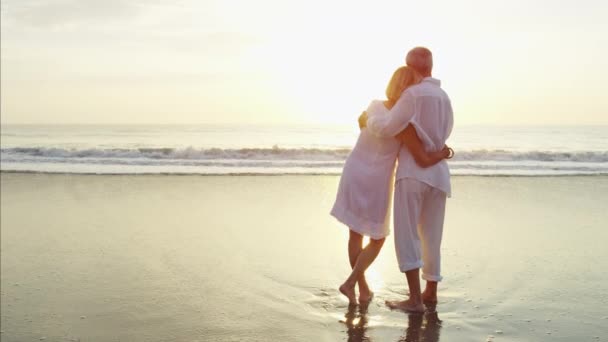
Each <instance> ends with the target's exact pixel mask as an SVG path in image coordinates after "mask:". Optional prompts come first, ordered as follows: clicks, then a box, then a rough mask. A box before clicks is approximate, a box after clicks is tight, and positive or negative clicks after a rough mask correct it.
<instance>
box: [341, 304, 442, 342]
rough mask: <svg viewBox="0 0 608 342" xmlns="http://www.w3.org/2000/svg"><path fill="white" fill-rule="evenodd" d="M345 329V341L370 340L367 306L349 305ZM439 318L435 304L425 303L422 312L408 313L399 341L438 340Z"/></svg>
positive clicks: (434, 341) (429, 341) (345, 316)
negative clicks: (403, 333) (403, 332)
mask: <svg viewBox="0 0 608 342" xmlns="http://www.w3.org/2000/svg"><path fill="white" fill-rule="evenodd" d="M344 318H345V320H344V321H343V323H344V324H346V327H347V330H346V334H347V337H348V338H347V341H349V342H359V341H366V342H369V341H372V339H371V338H370V337H369V336H368V335H367V329H368V327H367V322H368V317H367V306H360V307H359V306H356V305H350V306H349V307H348V311H347V312H346V314H345V315H344ZM440 331H441V320H440V319H439V315H438V314H437V310H436V306H435V305H427V307H426V311H425V312H424V313H423V314H408V325H407V328H406V329H405V335H404V336H402V337H401V338H399V340H398V341H399V342H439V336H440Z"/></svg>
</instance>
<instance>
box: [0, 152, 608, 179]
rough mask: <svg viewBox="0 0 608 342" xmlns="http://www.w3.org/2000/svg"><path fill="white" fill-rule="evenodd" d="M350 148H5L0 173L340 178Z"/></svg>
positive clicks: (599, 168)
mask: <svg viewBox="0 0 608 342" xmlns="http://www.w3.org/2000/svg"><path fill="white" fill-rule="evenodd" d="M349 153H350V149H347V148H334V149H322V148H280V147H278V146H274V147H272V148H238V149H223V148H194V147H187V148H169V147H165V148H163V147H160V148H156V147H154V148H150V147H145V148H91V149H70V148H49V147H9V148H2V149H1V155H0V161H1V165H0V169H1V170H2V171H26V172H51V173H54V172H60V173H98V174H174V173H175V174H244V175H245V174H339V173H340V172H341V170H342V167H343V165H344V161H345V160H346V158H347V157H348V154H349ZM449 166H450V170H451V173H452V174H458V175H488V176H491V175H532V176H542V175H603V174H608V151H574V152H562V151H524V152H522V151H505V150H472V151H457V152H456V156H455V157H454V159H452V160H450V161H449Z"/></svg>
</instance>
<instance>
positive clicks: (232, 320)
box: [0, 173, 608, 342]
mask: <svg viewBox="0 0 608 342" xmlns="http://www.w3.org/2000/svg"><path fill="white" fill-rule="evenodd" d="M0 179H1V206H0V209H1V215H0V217H1V231H0V233H1V236H0V237H1V241H0V242H1V243H0V248H1V250H0V252H1V259H0V261H1V270H0V271H1V274H0V275H1V282H0V285H1V291H0V294H1V297H0V299H1V300H0V309H1V321H0V323H1V326H2V328H1V329H2V333H1V335H0V337H1V340H2V341H6V342H10V341H38V340H40V339H41V338H46V340H48V341H70V340H72V341H78V340H80V341H340V340H349V341H360V340H366V341H400V340H401V341H444V342H445V341H450V342H452V341H486V340H491V341H608V312H607V311H606V309H605V308H606V307H608V285H607V284H608V274H607V273H606V271H605V270H606V269H608V249H606V247H605V245H606V242H607V241H608V229H606V228H607V227H608V206H607V205H606V203H608V177H547V178H540V177H539V178H525V177H454V178H453V198H451V199H449V200H448V207H447V215H446V227H445V233H444V243H443V270H444V272H443V275H444V278H445V279H444V281H443V282H442V283H441V284H440V291H439V304H438V305H437V307H436V308H434V309H433V308H429V311H428V312H427V313H425V314H424V315H407V314H405V313H402V312H396V311H390V310H388V309H387V308H386V307H385V306H384V300H386V299H399V298H401V297H403V296H404V293H405V289H406V287H405V280H404V276H403V275H402V274H400V273H399V272H398V270H397V265H396V260H395V256H394V247H393V243H392V236H391V237H390V238H389V239H388V240H387V243H386V244H385V247H384V248H383V250H382V252H381V254H380V256H379V258H378V260H377V261H376V263H375V264H374V265H373V266H372V269H370V270H369V271H368V278H369V279H370V282H371V286H372V288H373V289H374V290H375V292H376V297H375V299H374V301H373V302H372V304H371V305H370V307H369V308H367V310H360V309H355V310H349V308H348V305H347V301H346V299H345V298H343V297H342V296H341V295H340V294H339V292H338V291H337V286H338V285H339V284H340V283H341V281H342V280H343V279H344V278H345V277H346V276H347V274H348V271H349V265H348V257H347V255H346V240H347V236H348V233H347V229H346V228H345V227H343V226H341V225H340V224H339V223H338V222H336V221H335V220H334V219H333V218H332V217H330V216H329V215H328V212H329V210H330V208H331V205H332V204H333V200H334V196H335V191H336V188H337V184H338V177H336V176H269V177H262V176H217V177H216V176H94V175H91V176H84V175H44V174H16V173H2V174H1V175H0Z"/></svg>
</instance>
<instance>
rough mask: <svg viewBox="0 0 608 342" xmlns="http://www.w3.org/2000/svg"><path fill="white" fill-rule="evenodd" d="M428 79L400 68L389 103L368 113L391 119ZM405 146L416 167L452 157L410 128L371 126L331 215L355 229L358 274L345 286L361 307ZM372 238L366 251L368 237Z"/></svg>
mask: <svg viewBox="0 0 608 342" xmlns="http://www.w3.org/2000/svg"><path fill="white" fill-rule="evenodd" d="M421 80H422V77H421V76H420V75H419V74H418V73H417V72H416V71H414V69H412V68H409V67H407V66H404V67H400V68H399V69H397V70H396V71H395V72H394V74H393V77H392V78H391V80H390V82H389V84H388V87H387V88H386V97H387V100H386V101H380V100H374V101H372V103H371V104H370V105H369V107H368V109H367V115H368V116H373V115H387V114H388V112H389V110H390V108H392V107H393V105H394V104H395V103H396V102H397V100H398V99H399V97H400V96H401V93H402V92H403V91H404V90H405V89H407V88H408V87H410V86H412V85H414V84H417V83H419V82H420V81H421ZM402 143H403V144H405V145H406V147H407V148H408V149H409V150H410V152H411V153H412V155H413V156H414V159H415V160H416V163H417V164H419V165H420V166H421V167H429V166H431V165H434V164H436V163H438V162H440V161H441V160H443V159H444V158H448V157H449V156H450V153H451V152H450V149H449V148H448V147H447V146H446V147H444V149H443V150H441V151H438V152H431V153H427V152H425V151H424V147H423V146H422V142H421V141H420V139H419V138H418V136H417V135H416V130H415V129H414V128H413V127H412V126H411V125H409V126H408V127H407V128H406V129H405V131H404V132H403V133H401V134H400V135H399V139H395V138H381V137H377V136H374V135H373V134H372V133H371V132H369V131H368V130H367V129H366V128H363V129H362V130H361V133H360V134H359V138H358V140H357V143H356V145H355V147H354V148H353V150H352V152H351V153H350V155H349V156H348V158H347V160H346V163H345V165H344V170H343V172H342V177H341V178H340V185H339V187H338V194H337V196H336V202H335V203H334V206H333V209H332V210H331V215H332V216H334V217H335V218H336V219H338V221H340V222H342V223H344V224H345V225H347V226H348V227H349V229H350V237H349V240H348V256H349V259H350V265H351V267H352V268H353V270H352V273H351V274H350V276H349V277H348V279H346V281H345V282H344V283H343V284H342V285H341V286H340V288H339V289H340V292H342V294H344V295H345V296H346V297H348V300H349V303H350V304H356V303H357V299H356V295H355V285H356V284H359V302H360V303H362V304H363V303H367V302H369V301H370V300H371V299H372V297H373V292H372V291H371V290H370V289H369V286H368V284H367V282H366V279H365V270H366V269H367V268H368V267H369V265H370V264H371V263H372V262H373V261H374V259H375V258H376V256H378V253H379V252H380V249H381V248H382V245H383V244H384V240H385V238H386V236H388V235H389V223H390V222H389V217H390V211H389V208H390V202H391V197H392V196H391V195H392V185H393V177H392V176H393V175H394V170H395V161H396V159H397V154H398V153H399V149H400V148H401V144H402ZM364 235H365V236H368V237H369V238H370V240H369V244H368V245H367V246H366V247H365V248H363V236H364Z"/></svg>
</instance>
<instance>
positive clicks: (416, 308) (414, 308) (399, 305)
mask: <svg viewBox="0 0 608 342" xmlns="http://www.w3.org/2000/svg"><path fill="white" fill-rule="evenodd" d="M386 306H388V307H389V308H391V309H392V310H402V311H406V312H412V313H422V312H424V305H422V303H416V302H414V301H413V300H411V299H408V300H402V301H398V300H387V301H386Z"/></svg>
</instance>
